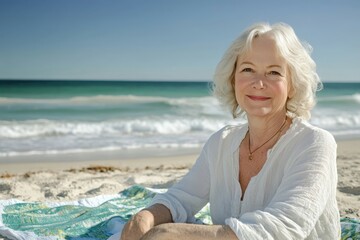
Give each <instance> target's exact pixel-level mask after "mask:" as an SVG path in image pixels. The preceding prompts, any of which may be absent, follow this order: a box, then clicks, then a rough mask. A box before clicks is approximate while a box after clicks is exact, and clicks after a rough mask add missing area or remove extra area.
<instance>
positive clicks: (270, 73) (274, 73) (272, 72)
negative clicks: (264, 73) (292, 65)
mask: <svg viewBox="0 0 360 240" xmlns="http://www.w3.org/2000/svg"><path fill="white" fill-rule="evenodd" d="M269 75H277V76H282V75H281V73H279V72H277V71H270V72H269Z"/></svg>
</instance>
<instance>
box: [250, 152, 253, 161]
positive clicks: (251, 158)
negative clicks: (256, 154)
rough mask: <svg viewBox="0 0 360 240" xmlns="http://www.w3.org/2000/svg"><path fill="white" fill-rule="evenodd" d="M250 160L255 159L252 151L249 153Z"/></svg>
mask: <svg viewBox="0 0 360 240" xmlns="http://www.w3.org/2000/svg"><path fill="white" fill-rule="evenodd" d="M249 160H250V161H251V160H253V157H252V154H251V153H249Z"/></svg>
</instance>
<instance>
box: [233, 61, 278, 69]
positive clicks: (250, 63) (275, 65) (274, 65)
mask: <svg viewBox="0 0 360 240" xmlns="http://www.w3.org/2000/svg"><path fill="white" fill-rule="evenodd" d="M243 64H249V65H253V66H255V64H253V63H252V62H242V63H240V66H241V65H243ZM273 67H277V68H280V69H282V67H281V66H280V65H277V64H272V65H270V66H267V68H273Z"/></svg>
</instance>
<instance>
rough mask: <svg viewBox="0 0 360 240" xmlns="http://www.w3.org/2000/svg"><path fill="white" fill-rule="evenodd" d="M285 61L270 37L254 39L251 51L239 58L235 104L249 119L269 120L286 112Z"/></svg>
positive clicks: (287, 86) (287, 80) (288, 92)
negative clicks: (264, 118) (261, 118)
mask: <svg viewBox="0 0 360 240" xmlns="http://www.w3.org/2000/svg"><path fill="white" fill-rule="evenodd" d="M287 69H288V68H287V64H286V61H285V59H284V58H282V57H281V55H280V54H279V53H278V50H277V48H276V45H275V41H274V40H273V39H272V37H271V36H268V35H266V34H265V35H261V36H258V37H256V38H255V39H254V40H253V43H252V48H251V50H250V51H249V52H248V53H247V54H246V55H245V56H243V57H238V59H237V64H236V69H235V79H234V88H235V96H236V101H237V103H238V104H239V106H240V107H241V109H243V110H244V111H245V112H246V113H247V115H248V117H251V116H257V117H269V116H275V115H276V114H284V113H286V107H285V105H286V101H287V98H288V96H289V94H290V90H289V89H290V79H289V75H290V74H289V72H288V70H287Z"/></svg>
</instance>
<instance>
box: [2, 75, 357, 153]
mask: <svg viewBox="0 0 360 240" xmlns="http://www.w3.org/2000/svg"><path fill="white" fill-rule="evenodd" d="M312 115H313V117H312V120H311V122H312V123H313V124H314V125H317V126H320V127H322V128H325V129H327V130H329V131H330V132H331V133H333V134H334V136H335V137H336V138H355V137H356V138H357V137H360V83H327V84H325V88H324V90H323V91H321V92H320V93H319V97H318V105H317V106H316V108H315V109H314V110H313V112H312ZM232 121H233V120H232V119H231V115H230V114H229V113H227V112H225V111H223V110H222V109H221V108H220V106H219V104H218V103H217V101H216V100H215V99H214V98H213V97H211V95H210V90H209V84H208V83H206V82H111V81H109V82H106V81H0V157H12V156H30V155H35V154H41V155H44V154H45V155H54V154H62V153H84V152H88V153H89V152H110V151H114V150H122V151H129V150H136V149H161V151H167V150H172V151H173V150H175V151H179V152H181V151H184V150H186V149H197V148H199V147H201V146H202V145H203V144H204V142H205V141H206V139H208V137H209V136H210V135H211V134H212V133H213V132H215V131H216V130H218V129H219V128H221V127H222V126H224V125H226V124H228V123H230V122H232Z"/></svg>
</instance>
